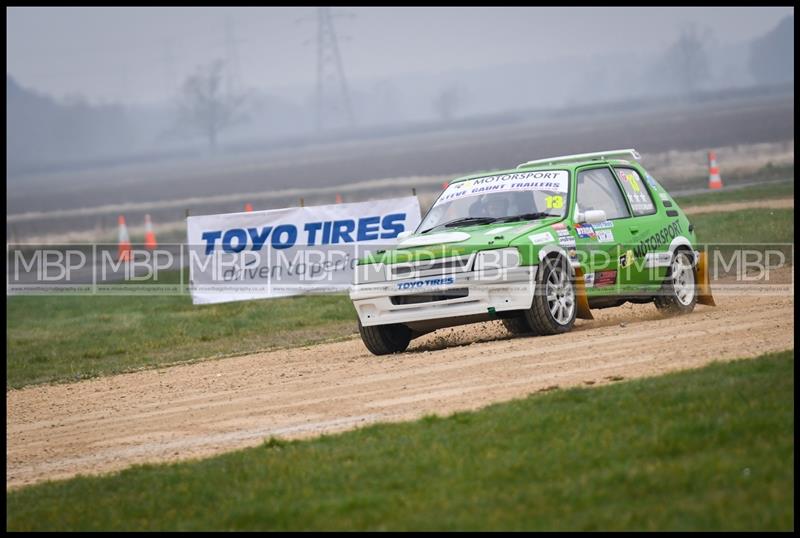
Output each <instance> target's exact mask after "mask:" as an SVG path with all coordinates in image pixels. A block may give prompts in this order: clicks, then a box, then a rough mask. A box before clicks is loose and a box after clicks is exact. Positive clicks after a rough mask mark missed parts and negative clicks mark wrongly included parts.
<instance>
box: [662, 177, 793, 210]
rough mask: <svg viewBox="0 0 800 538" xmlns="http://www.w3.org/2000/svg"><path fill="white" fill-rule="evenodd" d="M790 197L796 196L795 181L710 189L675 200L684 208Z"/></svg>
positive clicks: (677, 197)
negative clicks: (727, 188) (717, 189)
mask: <svg viewBox="0 0 800 538" xmlns="http://www.w3.org/2000/svg"><path fill="white" fill-rule="evenodd" d="M788 197H794V181H786V182H782V183H771V184H767V185H753V186H751V187H742V188H738V189H730V190H726V189H725V188H723V189H721V190H719V191H709V192H707V193H703V194H694V195H691V196H676V197H675V201H676V202H678V205H679V206H681V207H682V208H688V207H696V206H703V205H712V204H722V203H728V202H750V201H753V200H774V199H776V198H788Z"/></svg>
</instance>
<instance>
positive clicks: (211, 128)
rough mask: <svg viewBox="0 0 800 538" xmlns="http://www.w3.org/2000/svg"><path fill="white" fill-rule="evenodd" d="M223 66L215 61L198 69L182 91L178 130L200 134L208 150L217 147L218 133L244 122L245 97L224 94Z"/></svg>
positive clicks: (242, 95)
mask: <svg viewBox="0 0 800 538" xmlns="http://www.w3.org/2000/svg"><path fill="white" fill-rule="evenodd" d="M224 78H225V63H224V62H223V61H221V60H216V61H214V62H211V63H210V64H207V65H204V66H201V67H199V68H198V69H197V71H195V73H193V74H192V75H190V76H189V77H187V78H186V80H185V81H184V83H183V86H182V87H181V99H182V100H181V103H180V119H179V123H180V126H181V127H182V128H184V129H187V130H190V131H193V132H196V133H200V134H202V135H203V136H205V138H206V139H207V140H208V145H209V148H210V149H211V150H212V151H213V150H215V149H216V147H217V138H218V137H219V134H220V132H222V131H223V130H225V129H227V128H228V127H230V126H231V125H234V124H236V123H238V122H239V121H241V120H243V119H244V116H243V115H242V109H243V106H244V102H245V95H244V94H231V93H230V91H228V92H226V91H225V84H224Z"/></svg>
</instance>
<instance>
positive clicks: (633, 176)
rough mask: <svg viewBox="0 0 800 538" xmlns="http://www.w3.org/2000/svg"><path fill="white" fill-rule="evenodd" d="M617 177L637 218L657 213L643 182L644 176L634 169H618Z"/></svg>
mask: <svg viewBox="0 0 800 538" xmlns="http://www.w3.org/2000/svg"><path fill="white" fill-rule="evenodd" d="M615 170H616V172H617V177H619V182H620V183H621V184H622V189H623V190H624V191H625V196H627V197H628V201H629V202H630V204H631V208H632V209H633V214H634V215H636V216H637V217H640V216H642V215H652V214H653V213H655V212H656V206H655V204H654V203H653V199H652V198H651V196H650V191H648V190H647V187H645V185H644V181H642V176H640V175H639V172H637V171H636V170H634V169H633V168H616V169H615Z"/></svg>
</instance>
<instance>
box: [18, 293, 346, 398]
mask: <svg viewBox="0 0 800 538" xmlns="http://www.w3.org/2000/svg"><path fill="white" fill-rule="evenodd" d="M6 315H7V322H6V330H7V338H8V340H7V348H6V349H7V355H6V387H7V388H18V387H22V386H25V385H29V384H33V383H44V382H52V381H75V380H79V379H85V378H89V377H94V376H97V375H105V374H115V373H121V372H126V371H131V370H135V369H137V368H142V367H152V366H164V365H167V364H173V363H177V362H187V361H191V360H196V359H200V358H213V357H225V356H231V355H237V354H243V353H252V352H256V351H262V350H268V349H276V348H280V347H291V346H299V345H307V344H312V343H317V342H320V341H323V340H329V339H336V338H342V336H343V335H344V336H346V337H349V336H350V335H352V334H355V333H356V332H357V325H356V313H355V310H354V309H353V305H352V303H351V302H350V299H349V298H348V297H347V296H346V295H317V296H314V297H311V296H302V297H291V298H284V299H272V300H269V301H240V302H234V303H222V304H216V305H202V306H194V305H192V302H191V299H190V298H189V297H188V296H187V295H174V296H169V295H167V296H46V297H33V296H21V297H8V298H7V300H6Z"/></svg>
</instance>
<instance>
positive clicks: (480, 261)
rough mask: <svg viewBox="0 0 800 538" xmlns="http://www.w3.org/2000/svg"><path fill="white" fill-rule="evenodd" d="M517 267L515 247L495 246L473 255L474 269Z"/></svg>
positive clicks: (490, 269) (517, 260)
mask: <svg viewBox="0 0 800 538" xmlns="http://www.w3.org/2000/svg"><path fill="white" fill-rule="evenodd" d="M512 267H519V250H517V249H516V248H513V247H512V248H496V249H493V250H483V251H481V252H478V255H477V256H475V266H474V268H473V270H474V271H485V272H491V271H498V270H500V269H510V268H512Z"/></svg>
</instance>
